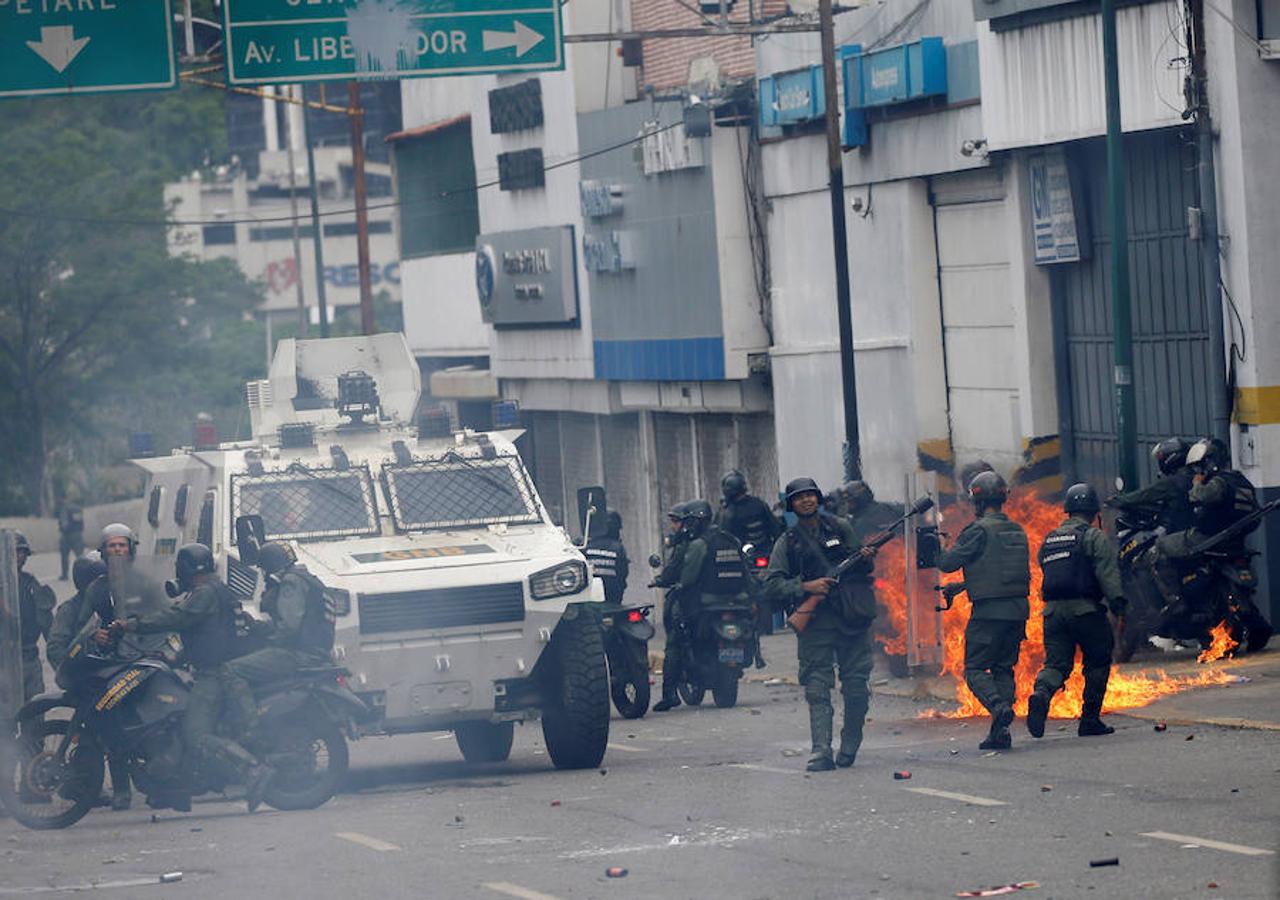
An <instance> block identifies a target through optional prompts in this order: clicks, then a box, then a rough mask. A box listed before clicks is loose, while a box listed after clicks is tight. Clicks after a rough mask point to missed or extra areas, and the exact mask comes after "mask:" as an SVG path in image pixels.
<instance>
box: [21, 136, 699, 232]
mask: <svg viewBox="0 0 1280 900" xmlns="http://www.w3.org/2000/svg"><path fill="white" fill-rule="evenodd" d="M683 124H684V122H683V121H675V122H671V123H669V124H667V125H662V126H659V127H658V128H654V129H652V130H648V131H645V132H644V133H643V134H638V135H636V136H635V137H632V138H628V139H627V140H625V141H620V142H618V143H616V144H611V145H609V146H607V147H600V148H598V149H595V150H591V151H589V152H587V153H581V154H579V155H577V156H571V157H569V158H567V159H562V160H559V161H557V162H553V163H550V164H548V165H545V166H543V167H542V171H543V172H544V173H545V172H550V171H552V170H554V169H562V168H564V167H565V166H571V165H573V164H574V163H579V162H582V161H584V160H588V159H593V158H595V157H597V156H603V155H604V154H606V153H612V152H613V151H615V150H621V149H623V148H624V147H630V146H632V145H633V144H638V143H640V142H642V141H644V140H646V139H648V138H650V137H653V136H654V135H657V134H662V133H663V132H664V131H670V130H671V129H672V128H676V127H677V126H681V125H683ZM498 184H500V180H499V179H496V178H495V179H493V180H491V181H485V182H481V183H479V184H475V185H468V186H466V187H459V188H452V189H450V190H447V191H440V192H439V193H438V194H436V197H437V199H445V198H447V197H454V196H457V195H460V194H469V193H472V192H474V191H480V190H483V189H485V188H490V187H496V186H497V185H498ZM403 203H404V201H403V200H389V201H387V202H386V203H366V204H365V205H364V207H363V209H364V210H365V211H366V212H369V211H371V210H379V209H395V208H396V207H398V206H401V205H402V204H403ZM357 211H358V210H357V209H356V207H349V208H344V209H331V210H324V211H321V212H320V213H319V216H320V217H321V218H325V217H331V216H350V215H354V214H355V213H356V212H357ZM0 213H4V214H6V215H11V216H22V217H23V218H27V219H36V220H37V221H39V220H45V221H50V222H71V223H74V224H82V225H125V226H130V227H139V228H190V227H198V226H203V225H242V224H243V225H268V224H271V223H273V222H294V221H299V220H302V219H310V218H311V216H310V215H309V214H308V215H305V216H301V215H300V216H292V215H287V216H249V215H248V214H247V213H242V214H239V215H237V217H235V218H226V217H224V218H219V219H116V218H112V219H104V218H95V217H91V216H71V215H59V214H57V213H52V214H51V213H47V212H43V211H38V210H30V209H9V208H5V207H0Z"/></svg>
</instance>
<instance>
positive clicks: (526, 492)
mask: <svg viewBox="0 0 1280 900" xmlns="http://www.w3.org/2000/svg"><path fill="white" fill-rule="evenodd" d="M382 475H383V478H384V479H385V480H386V485H387V495H388V497H389V498H390V500H391V516H392V519H393V520H394V521H395V525H396V528H397V529H399V530H401V531H416V530H422V529H427V528H452V527H457V526H460V525H494V524H497V523H499V522H506V523H509V524H521V523H527V522H536V521H538V504H537V502H536V501H535V499H534V493H533V485H531V484H530V483H529V478H528V476H527V474H526V473H525V471H524V467H523V466H521V465H520V460H519V458H518V457H514V456H497V457H494V458H492V459H466V458H463V457H460V456H454V457H446V458H445V459H440V460H431V461H426V462H413V463H408V464H405V465H387V466H383V467H382Z"/></svg>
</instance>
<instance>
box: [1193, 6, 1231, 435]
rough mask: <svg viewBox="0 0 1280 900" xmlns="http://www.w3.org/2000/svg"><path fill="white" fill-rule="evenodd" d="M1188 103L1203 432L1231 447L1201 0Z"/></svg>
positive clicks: (1195, 24) (1195, 23) (1195, 21)
mask: <svg viewBox="0 0 1280 900" xmlns="http://www.w3.org/2000/svg"><path fill="white" fill-rule="evenodd" d="M1190 6H1191V17H1190V18H1191V21H1190V23H1189V28H1190V31H1191V88H1192V96H1191V102H1192V103H1193V104H1194V106H1193V109H1192V111H1193V112H1194V113H1195V117H1196V157H1197V159H1196V175H1197V177H1198V179H1199V181H1200V252H1201V254H1203V257H1202V259H1201V260H1200V274H1201V277H1202V278H1203V279H1204V298H1205V312H1206V314H1207V316H1208V324H1209V366H1210V371H1209V415H1210V420H1209V421H1210V427H1209V433H1210V434H1211V435H1213V436H1214V437H1216V438H1219V439H1220V440H1222V441H1223V442H1225V443H1226V445H1227V446H1228V447H1230V446H1231V406H1232V398H1230V397H1228V396H1227V389H1226V378H1227V347H1226V336H1225V335H1224V334H1223V330H1224V329H1223V322H1222V293H1221V285H1222V258H1221V256H1220V255H1219V244H1218V185H1217V176H1216V173H1215V167H1214V160H1213V117H1212V116H1211V115H1210V111H1209V71H1208V68H1207V67H1206V60H1205V45H1204V0H1191V2H1190Z"/></svg>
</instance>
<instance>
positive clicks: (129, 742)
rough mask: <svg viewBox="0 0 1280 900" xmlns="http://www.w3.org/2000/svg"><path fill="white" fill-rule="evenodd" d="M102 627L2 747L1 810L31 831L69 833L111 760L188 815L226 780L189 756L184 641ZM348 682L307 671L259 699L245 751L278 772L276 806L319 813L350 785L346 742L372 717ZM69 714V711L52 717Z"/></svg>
mask: <svg viewBox="0 0 1280 900" xmlns="http://www.w3.org/2000/svg"><path fill="white" fill-rule="evenodd" d="M103 624H104V625H105V624H109V622H105V621H104V622H103ZM97 629H98V624H97V623H93V622H91V623H90V624H89V625H87V626H86V627H85V629H84V630H82V631H81V633H80V634H79V635H78V636H77V638H76V639H75V641H74V642H73V643H72V644H71V647H70V648H69V650H68V655H67V659H66V661H65V662H64V663H63V664H62V666H61V667H60V668H59V671H58V685H59V687H62V688H64V690H63V691H62V692H51V693H46V694H41V695H39V696H37V697H34V698H32V699H31V700H30V701H29V702H28V703H27V704H26V705H25V706H23V707H22V709H20V710H19V712H18V714H17V716H16V721H15V725H16V729H15V731H14V733H13V734H12V735H11V736H10V737H8V738H7V739H6V740H4V741H3V742H2V743H0V803H2V804H3V805H4V807H5V808H6V809H7V810H8V811H9V813H10V814H11V815H12V816H13V817H14V818H15V819H17V820H18V821H19V822H20V823H21V824H23V825H24V826H26V827H27V828H32V829H37V830H52V829H61V828H68V827H70V826H71V825H74V824H75V823H76V822H78V821H79V820H80V819H82V818H83V817H84V816H85V815H86V814H87V813H88V812H89V810H91V809H93V808H94V807H95V806H97V805H98V802H99V796H100V795H101V792H102V784H103V774H104V766H103V760H104V756H105V755H106V754H107V753H110V754H111V755H112V756H113V757H118V758H121V759H124V760H126V761H127V765H128V769H129V776H130V778H131V779H132V781H133V783H134V785H135V786H136V787H137V788H138V789H139V790H140V791H142V793H144V794H145V795H146V796H147V804H148V805H149V806H151V807H152V808H155V809H163V808H173V809H178V810H181V811H186V810H189V809H190V808H191V807H190V798H191V797H192V796H193V795H196V794H203V793H209V792H221V791H223V790H224V789H225V788H226V786H227V784H228V779H227V778H226V776H225V774H224V773H222V772H220V771H217V770H216V767H212V766H208V767H206V766H202V765H200V764H197V763H193V762H192V760H191V758H190V756H191V755H190V754H187V753H185V752H184V749H185V748H184V746H183V741H182V717H183V714H184V712H185V710H186V706H187V700H188V697H189V695H190V676H188V675H187V674H186V673H185V672H184V671H182V670H181V668H180V666H181V663H182V655H183V646H182V641H181V640H180V639H179V637H178V636H177V635H174V634H167V635H164V634H160V635H155V634H144V635H138V634H130V633H126V634H124V635H122V636H120V637H119V638H118V640H116V641H114V642H113V643H111V644H108V645H102V644H100V643H99V642H98V641H97V640H96V638H95V634H96V632H97ZM345 675H346V672H345V670H343V669H341V668H337V667H332V666H323V667H316V668H313V669H306V670H302V671H300V672H299V673H298V674H297V676H296V677H295V678H294V679H292V680H289V681H285V682H281V683H277V684H272V685H269V686H267V687H266V688H265V689H264V690H263V692H262V693H261V695H260V696H259V708H258V725H257V727H256V728H255V729H254V732H253V734H254V735H255V737H254V738H253V739H251V740H246V743H245V746H246V748H247V749H249V750H250V752H252V753H253V754H254V755H255V756H257V757H258V758H259V759H260V760H262V761H263V762H265V763H267V764H268V765H271V766H273V767H274V768H275V769H276V771H277V774H276V777H275V778H274V780H273V781H272V783H271V785H270V787H269V788H268V790H267V792H266V795H265V797H264V800H265V802H266V803H268V804H269V805H271V806H273V807H275V808H276V809H280V810H294V809H313V808H315V807H317V806H320V805H321V804H323V803H324V802H326V801H327V800H328V799H329V798H330V797H332V796H333V795H334V793H335V792H336V791H337V789H338V787H339V786H340V785H341V784H342V781H343V779H344V778H345V776H346V772H347V763H348V753H347V743H346V741H347V738H348V737H352V738H354V735H355V722H356V721H357V720H358V719H359V718H361V717H362V716H363V715H364V714H365V706H364V704H363V703H362V702H361V701H360V699H359V698H358V697H356V696H355V695H354V694H353V693H352V692H351V691H350V690H349V689H348V688H347V686H346V684H345V680H344V678H345ZM65 688H71V689H70V690H65ZM63 710H65V711H67V712H68V713H69V715H68V716H66V717H63V716H59V717H57V718H52V717H48V714H49V713H54V712H58V711H63ZM219 731H220V733H222V732H224V731H225V729H224V728H223V726H222V725H220V726H219Z"/></svg>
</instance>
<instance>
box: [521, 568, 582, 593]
mask: <svg viewBox="0 0 1280 900" xmlns="http://www.w3.org/2000/svg"><path fill="white" fill-rule="evenodd" d="M587 581H588V576H587V566H586V564H585V563H583V562H581V561H579V560H576V559H574V560H570V561H569V562H564V563H560V565H558V566H552V567H551V568H550V569H543V570H542V571H541V572H534V573H533V574H532V575H530V576H529V593H530V594H531V595H532V596H533V599H534V600H548V599H550V598H552V597H563V596H565V595H566V594H576V593H578V592H579V591H581V590H582V589H583V588H585V587H586V586H587Z"/></svg>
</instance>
